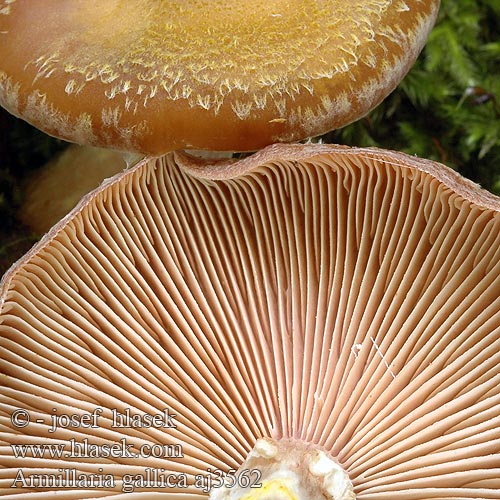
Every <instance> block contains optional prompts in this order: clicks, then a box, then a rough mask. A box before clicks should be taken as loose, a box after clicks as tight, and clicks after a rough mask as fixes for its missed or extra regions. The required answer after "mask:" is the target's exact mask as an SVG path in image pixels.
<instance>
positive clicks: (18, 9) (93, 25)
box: [0, 0, 439, 154]
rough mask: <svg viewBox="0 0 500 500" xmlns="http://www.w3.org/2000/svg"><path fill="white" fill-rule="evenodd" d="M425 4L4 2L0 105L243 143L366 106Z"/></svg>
mask: <svg viewBox="0 0 500 500" xmlns="http://www.w3.org/2000/svg"><path fill="white" fill-rule="evenodd" d="M438 6H439V1H438V0H404V1H403V0H368V1H367V0H363V1H361V0H352V1H350V2H345V1H341V0H328V1H325V0H322V1H320V0H290V1H282V0H265V1H264V0H252V1H246V2H240V1H231V2H228V1H220V0H212V1H210V2H206V1H200V0H178V1H168V2H164V1H158V0H156V1H151V0H128V1H126V2H117V1H114V0H101V1H100V2H99V3H98V4H96V2H94V1H80V2H67V1H65V0H47V1H43V2H31V1H26V0H15V1H9V2H7V3H5V2H4V5H3V8H1V9H0V61H1V62H0V105H2V106H3V107H5V108H6V109H7V110H9V111H10V112H11V113H13V114H15V115H17V116H20V117H22V118H23V119H25V120H27V121H29V122H30V123H32V124H34V125H35V126H36V127H38V128H40V129H42V130H44V131H46V132H47V133H49V134H52V135H55V136H57V137H61V138H64V139H67V140H70V141H73V142H77V143H80V144H90V145H95V146H104V147H111V148H114V149H119V150H128V151H138V152H142V153H149V154H160V153H164V152H166V151H172V150H174V149H210V150H217V151H254V150H257V149H259V148H261V147H263V146H266V145H268V144H271V143H274V142H286V141H295V140H302V139H304V138H307V137H311V136H316V135H319V134H322V133H325V132H327V131H330V130H332V129H333V128H338V127H341V126H343V125H345V124H347V123H349V122H352V121H354V120H356V119H358V118H359V117H361V116H363V115H364V114H366V113H367V112H368V111H370V110H371V109H372V108H373V107H375V106H376V105H377V104H378V103H379V102H380V101H382V99H384V98H385V97H386V96H387V95H388V94H389V93H390V92H391V91H392V90H393V89H394V88H395V87H396V85H397V84H398V83H399V81H400V80H401V79H402V78H403V76H404V75H405V74H406V72H407V71H408V70H409V68H410V66H411V65H412V64H413V62H414V61H415V59H416V57H417V55H418V53H419V52H420V50H421V49H422V47H423V45H424V42H425V40H426V38H427V35H428V33H429V31H430V29H431V27H432V25H433V23H434V21H435V17H436V14H437V10H438ZM0 7H1V4H0Z"/></svg>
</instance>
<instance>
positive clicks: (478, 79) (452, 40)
mask: <svg viewBox="0 0 500 500" xmlns="http://www.w3.org/2000/svg"><path fill="white" fill-rule="evenodd" d="M321 140H322V141H323V142H329V143H338V144H348V145H353V146H354V145H356V146H377V147H381V148H385V149H394V150H399V151H404V152H406V153H409V154H412V155H417V156H420V157H423V158H429V159H432V160H436V161H439V162H441V163H444V164H446V165H448V166H450V167H452V168H454V169H455V170H457V171H459V172H460V173H461V174H462V175H464V176H465V177H467V178H469V179H471V180H473V181H474V182H476V183H478V184H480V185H481V186H482V187H483V188H485V189H487V190H488V191H491V192H493V193H495V194H497V195H500V1H499V0H442V2H441V10H440V14H439V18H438V21H437V24H436V26H435V28H434V30H433V31H432V33H431V35H430V38H429V40H428V42H427V45H426V47H425V48H424V50H423V52H422V53H421V55H420V57H419V59H418V61H417V63H416V64H415V66H414V67H413V69H412V70H411V71H410V73H409V74H408V75H407V77H406V78H405V79H404V80H403V82H402V83H401V84H400V85H399V87H398V88H397V89H396V90H395V91H394V92H393V93H392V94H391V95H390V96H389V97H388V98H387V99H386V100H385V101H384V102H383V103H382V104H381V105H380V106H379V107H378V108H376V109H375V110H374V111H373V112H371V113H370V114H369V115H367V116H366V117H364V118H362V119H361V120H359V121H357V122H355V123H353V124H351V125H349V126H347V127H345V128H343V129H340V130H336V131H334V132H331V133H329V134H327V135H325V136H323V137H322V138H321ZM67 147H68V143H65V142H64V141H60V140H56V139H53V138H51V137H48V136H46V135H45V134H44V133H42V132H40V131H38V130H37V129H35V128H33V127H31V126H30V125H28V124H27V123H25V122H23V121H21V120H18V119H16V118H15V117H13V116H11V115H9V114H8V113H7V112H5V111H4V110H3V109H1V108H0V276H1V275H3V273H4V272H5V271H6V270H7V269H8V267H9V266H10V265H11V264H12V263H13V262H15V261H16V260H17V259H18V258H19V257H21V256H22V255H23V254H24V253H25V252H27V251H28V250H29V249H30V248H31V246H33V244H34V243H35V242H36V241H37V240H38V239H39V238H40V237H41V236H43V233H44V232H45V229H41V228H40V226H38V227H39V228H38V229H33V227H30V226H29V225H27V224H25V222H26V220H27V219H26V215H24V220H25V222H22V221H21V219H22V218H23V217H21V214H22V212H23V210H24V209H23V208H22V207H23V204H24V203H25V200H26V199H27V193H28V191H29V189H31V188H30V187H29V185H30V182H31V184H33V183H35V184H36V183H38V182H41V181H39V179H40V175H43V167H44V165H46V164H47V163H48V162H50V161H52V163H54V162H58V161H60V159H61V158H62V157H61V154H64V151H65V150H66V148H67ZM85 161H86V159H85V156H84V157H82V158H80V160H79V162H78V163H79V164H81V165H82V166H81V176H82V177H85V176H86V173H85ZM100 162H101V164H103V163H107V164H115V166H116V169H117V170H121V169H122V168H123V167H124V164H122V162H121V161H120V160H116V158H115V157H113V156H107V155H104V156H103V157H102V158H101V159H100ZM113 168H114V167H113ZM112 170H113V169H111V170H110V171H109V172H108V173H106V174H105V175H104V176H110V175H112V174H113V172H112ZM41 172H42V174H41ZM46 189H47V190H48V191H47V194H49V199H50V198H52V200H53V201H54V203H55V202H56V200H57V199H58V198H59V197H60V196H61V195H62V194H64V193H63V192H64V190H66V189H67V188H66V187H65V186H63V184H62V183H61V184H58V183H56V184H55V185H52V186H51V187H47V188H46ZM44 210H45V209H44V208H43V207H42V208H37V209H35V211H34V212H33V211H32V212H31V215H28V220H27V221H28V222H29V218H30V217H33V218H34V217H35V216H36V215H37V212H38V214H39V215H43V211H44ZM33 214H34V215H33Z"/></svg>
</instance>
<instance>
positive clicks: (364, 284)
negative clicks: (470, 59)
mask: <svg viewBox="0 0 500 500" xmlns="http://www.w3.org/2000/svg"><path fill="white" fill-rule="evenodd" d="M221 167H224V168H221ZM499 290H500V200H499V199H498V198H497V197H495V196H493V195H491V194H489V193H487V192H485V191H483V190H481V189H480V188H479V187H478V186H476V185H474V184H472V183H471V182H469V181H466V180H465V179H463V178H461V177H460V176H459V175H458V174H456V173H455V172H453V171H451V170H449V169H448V168H446V167H444V166H443V165H440V164H436V163H434V162H431V161H425V160H421V159H418V158H415V157H410V156H407V155H404V154H401V153H395V152H388V151H382V150H377V149H356V148H347V147H341V146H328V145H301V146H299V145H295V146H294V145H275V146H271V147H269V148H266V149H264V150H262V151H260V152H259V153H256V154H255V155H252V156H250V157H248V158H246V159H243V160H239V161H232V160H227V161H226V162H225V165H222V166H221V165H219V164H216V165H214V164H213V163H212V162H209V161H206V160H205V161H204V160H201V159H196V158H193V157H190V156H189V155H186V154H183V153H179V152H177V153H170V154H167V155H165V156H163V157H161V158H158V159H151V160H149V161H148V160H145V161H143V162H141V163H140V164H138V165H137V166H136V167H134V168H132V169H130V170H129V171H126V172H123V173H120V174H118V175H117V176H116V177H115V178H114V179H111V180H109V181H106V183H105V184H104V185H103V186H101V187H100V188H99V189H97V190H96V191H94V192H92V193H91V194H89V195H87V197H86V198H84V199H83V200H82V201H81V203H80V204H79V206H78V207H77V208H76V209H75V210H74V211H73V212H72V213H71V214H70V216H69V217H67V218H66V219H65V220H63V221H61V222H60V223H59V224H58V225H56V226H55V227H54V228H53V229H51V231H50V232H49V233H48V234H47V235H46V236H45V237H44V238H43V240H42V241H41V242H40V243H39V244H37V246H36V247H34V248H33V250H32V251H31V252H30V253H29V254H27V255H26V256H25V257H24V258H23V259H22V260H21V261H20V262H18V263H17V265H16V266H14V267H13V268H12V269H11V270H10V272H8V273H7V274H6V275H5V276H4V278H3V281H2V282H1V283H0V366H1V372H0V378H1V390H0V424H1V428H2V434H1V436H2V437H1V440H2V445H3V446H1V447H0V467H2V468H1V469H0V474H1V483H0V491H1V492H2V494H4V495H7V496H9V495H11V496H12V498H19V499H21V498H27V496H28V495H29V496H33V498H38V497H40V498H45V497H46V496H47V495H49V496H50V494H51V492H55V491H57V493H58V496H60V498H63V499H81V498H88V497H90V498H103V497H109V498H129V496H130V498H155V497H156V496H158V497H161V498H171V499H177V498H178V499H183V500H186V499H190V500H196V499H200V498H210V499H212V500H222V499H223V500H226V499H227V500H237V499H240V500H265V499H273V500H280V499H283V500H293V499H301V500H313V499H318V498H325V499H328V500H347V499H353V498H356V499H358V500H378V499H379V498H394V499H397V500H410V499H411V500H414V499H422V500H423V499H429V498H433V499H448V498H449V499H457V498H460V499H475V498H477V499H479V498H481V499H482V498H496V497H497V495H498V491H499V489H500V475H499V473H498V471H499V467H500V454H499V447H498V443H499V440H500V374H499V373H498V368H499V366H500V295H499V293H498V291H499ZM19 409H22V410H23V411H25V412H26V413H27V414H28V415H30V416H31V419H32V420H31V423H30V424H29V425H28V426H26V427H21V426H16V425H13V424H12V415H13V413H14V412H15V411H18V410H19ZM54 409H56V413H55V412H54ZM96 409H99V422H98V424H99V425H98V426H97V427H95V428H92V427H89V425H87V424H88V423H89V422H91V421H92V414H93V412H96ZM165 411H167V413H169V415H171V417H172V418H171V419H170V420H168V416H167V417H164V418H163V417H162V415H164V413H165ZM127 412H128V414H129V415H130V416H129V417H128V418H129V419H131V420H130V421H132V417H133V416H136V417H135V420H136V421H137V420H138V421H139V422H140V421H144V422H151V421H152V418H157V419H159V420H160V425H159V426H151V425H144V426H134V425H131V424H130V423H129V425H126V424H125V425H122V423H123V422H124V421H125V422H126V418H127V417H126V416H127ZM54 415H58V416H59V418H60V419H62V420H61V422H62V424H64V425H62V426H61V427H62V428H60V429H58V431H57V434H51V433H50V429H51V428H52V427H53V417H54ZM63 415H66V416H68V417H67V418H69V417H70V416H74V415H76V420H77V421H83V420H85V422H86V425H80V426H78V427H76V428H70V427H68V425H67V424H65V420H64V418H63ZM117 415H118V416H117ZM174 415H175V417H174ZM118 417H119V424H120V425H119V426H118V427H117V425H116V422H117V418H118ZM162 419H163V420H162ZM162 422H168V424H169V425H165V426H164V425H162ZM21 423H22V422H21ZM170 424H174V425H170ZM34 443H38V444H44V445H54V444H56V443H58V444H59V445H63V446H64V449H65V451H66V452H67V453H68V454H66V455H63V457H62V458H61V459H55V458H47V457H44V458H40V457H35V456H33V457H31V456H27V457H22V456H18V457H16V456H15V455H14V451H13V448H12V447H11V445H13V444H14V445H17V446H20V445H29V444H34ZM74 443H76V444H77V445H79V446H83V444H84V443H89V444H88V447H93V448H91V449H93V450H96V449H97V450H101V452H100V453H97V452H95V451H94V453H93V454H90V455H88V456H84V457H83V458H82V456H81V454H80V453H76V454H75V453H73V454H71V453H70V452H71V450H72V447H75V446H76V445H75V444H74ZM125 446H130V449H129V448H126V447H125ZM106 447H107V448H106ZM110 447H111V448H112V449H114V450H115V453H114V454H113V455H110V454H109V453H104V451H103V450H106V449H108V450H109V449H110ZM79 449H80V448H78V450H79ZM152 450H154V451H155V453H154V454H152ZM127 452H128V453H127ZM20 471H21V472H20ZM71 474H73V475H71ZM223 474H227V475H226V476H223ZM221 477H223V478H224V479H225V480H226V487H223V486H221V484H220V482H219V481H220V480H221ZM78 481H79V482H78ZM40 484H44V485H45V487H44V488H43V490H40V488H39V486H40ZM37 485H38V487H37ZM214 485H217V486H214ZM255 485H258V486H259V487H256V488H252V486H255ZM210 486H211V487H210ZM230 486H231V487H230ZM59 490H60V491H59Z"/></svg>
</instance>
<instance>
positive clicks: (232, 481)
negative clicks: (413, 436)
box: [209, 438, 356, 500]
mask: <svg viewBox="0 0 500 500" xmlns="http://www.w3.org/2000/svg"><path fill="white" fill-rule="evenodd" d="M225 484H226V485H227V486H224V487H221V488H214V489H212V492H211V494H210V497H209V498H210V500H268V499H273V500H309V499H311V500H312V499H317V498H324V499H326V500H354V499H355V498H356V495H355V494H354V490H353V485H352V483H351V480H350V479H349V476H348V475H347V473H346V472H345V471H344V469H343V468H342V466H341V465H340V464H339V463H338V462H337V461H335V460H334V459H332V458H331V457H330V456H329V455H328V454H327V453H325V452H324V451H323V450H321V449H319V448H317V447H315V446H314V445H311V444H307V443H304V442H302V441H298V440H294V439H282V440H279V441H275V440H274V439H269V438H262V439H258V440H257V442H256V443H255V446H254V448H253V450H252V451H251V452H250V453H249V455H248V457H247V459H246V460H245V462H244V463H243V465H242V466H241V467H240V468H239V469H238V471H237V472H236V474H235V475H234V476H233V477H231V476H230V477H228V478H227V480H226V481H225Z"/></svg>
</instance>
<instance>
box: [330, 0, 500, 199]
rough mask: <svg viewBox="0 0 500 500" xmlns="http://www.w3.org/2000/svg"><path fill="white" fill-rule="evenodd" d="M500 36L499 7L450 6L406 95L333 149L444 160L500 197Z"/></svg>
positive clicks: (344, 134) (484, 3) (342, 133)
mask: <svg viewBox="0 0 500 500" xmlns="http://www.w3.org/2000/svg"><path fill="white" fill-rule="evenodd" d="M498 33H500V2H498V0H443V1H442V3H441V10H440V14H439V18H438V21H437V23H436V26H435V28H434V30H433V31H432V33H431V35H430V37H429V40H428V42H427V45H426V47H425V49H424V50H423V52H422V54H421V56H420V57H419V59H418V60H417V62H416V64H415V66H414V67H413V68H412V70H411V71H410V73H409V74H408V75H407V77H406V78H405V79H404V80H403V82H402V83H401V84H400V86H399V87H398V89H397V90H396V91H394V92H393V93H392V94H391V95H390V96H389V97H388V98H387V99H386V100H385V101H384V102H383V103H382V104H381V105H380V106H379V107H378V108H377V109H376V110H374V111H373V112H372V113H370V114H369V115H368V116H366V117H365V118H363V119H362V120H360V121H358V122H357V123H354V124H352V125H350V126H348V127H345V128H343V129H341V130H337V131H335V132H333V133H331V134H328V135H327V136H326V137H325V142H338V143H345V144H350V145H358V146H378V147H382V148H387V149H395V150H399V151H404V152H407V153H410V154H416V155H417V156H421V157H423V158H430V159H433V160H437V161H440V162H442V163H445V164H447V165H449V166H450V167H452V168H454V169H456V170H458V171H459V172H460V173H461V174H462V175H464V176H465V177H468V178H469V179H472V180H474V181H475V182H477V183H479V184H481V185H482V186H483V187H484V188H485V189H487V190H489V191H492V192H495V193H496V194H500V189H499V188H500V101H499V99H500V42H499V41H498Z"/></svg>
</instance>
